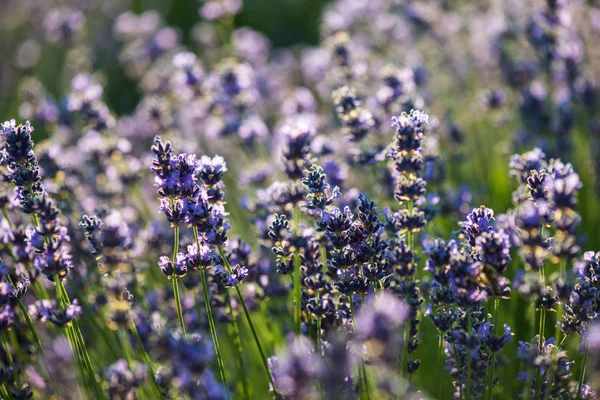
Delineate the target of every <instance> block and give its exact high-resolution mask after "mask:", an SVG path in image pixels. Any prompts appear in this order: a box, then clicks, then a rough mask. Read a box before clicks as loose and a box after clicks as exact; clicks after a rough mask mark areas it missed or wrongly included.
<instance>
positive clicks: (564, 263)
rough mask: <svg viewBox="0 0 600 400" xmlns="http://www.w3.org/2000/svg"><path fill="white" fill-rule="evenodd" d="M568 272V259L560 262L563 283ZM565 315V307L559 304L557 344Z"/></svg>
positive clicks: (555, 330)
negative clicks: (561, 322)
mask: <svg viewBox="0 0 600 400" xmlns="http://www.w3.org/2000/svg"><path fill="white" fill-rule="evenodd" d="M566 271H567V260H566V259H563V260H560V277H561V278H562V280H563V282H566V279H567V276H566V275H567V274H566ZM563 314H564V305H563V304H559V305H558V309H557V310H556V327H555V328H554V337H555V338H556V343H560V335H561V333H562V329H561V328H560V321H561V319H562V316H563Z"/></svg>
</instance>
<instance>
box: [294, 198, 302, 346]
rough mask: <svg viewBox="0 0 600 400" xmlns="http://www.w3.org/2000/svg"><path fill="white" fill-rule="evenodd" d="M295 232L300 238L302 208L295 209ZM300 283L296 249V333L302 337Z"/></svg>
mask: <svg viewBox="0 0 600 400" xmlns="http://www.w3.org/2000/svg"><path fill="white" fill-rule="evenodd" d="M294 231H295V235H296V237H298V236H300V208H299V207H298V206H296V207H294ZM300 285H301V282H300V252H299V249H296V252H295V253H294V332H295V333H296V335H300V327H301V324H302V322H301V320H302V311H301V310H300V302H301V299H302V291H301V287H300Z"/></svg>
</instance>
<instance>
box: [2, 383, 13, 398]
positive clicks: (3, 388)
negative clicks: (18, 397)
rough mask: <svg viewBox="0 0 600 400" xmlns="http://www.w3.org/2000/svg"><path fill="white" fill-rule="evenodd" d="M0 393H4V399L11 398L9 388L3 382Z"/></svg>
mask: <svg viewBox="0 0 600 400" xmlns="http://www.w3.org/2000/svg"><path fill="white" fill-rule="evenodd" d="M0 394H2V396H3V397H2V398H3V399H10V397H11V396H10V391H9V390H8V388H7V387H6V385H5V384H4V383H3V384H2V386H0Z"/></svg>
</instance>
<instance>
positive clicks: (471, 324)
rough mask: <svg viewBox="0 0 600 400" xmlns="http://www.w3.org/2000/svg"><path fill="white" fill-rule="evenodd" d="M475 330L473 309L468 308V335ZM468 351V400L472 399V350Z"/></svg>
mask: <svg viewBox="0 0 600 400" xmlns="http://www.w3.org/2000/svg"><path fill="white" fill-rule="evenodd" d="M472 329H473V318H472V316H471V309H469V308H467V334H468V335H469V336H470V335H471V330H472ZM467 350H468V354H467V382H466V383H467V385H466V386H467V399H471V361H472V360H471V358H472V355H471V350H470V349H467Z"/></svg>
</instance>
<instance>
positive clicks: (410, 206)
mask: <svg viewBox="0 0 600 400" xmlns="http://www.w3.org/2000/svg"><path fill="white" fill-rule="evenodd" d="M407 207H408V215H409V216H410V217H411V218H412V217H413V214H414V204H413V202H412V200H411V201H409V202H408V205H407ZM407 234H408V245H409V247H410V251H411V259H410V263H411V264H412V263H413V262H414V254H415V236H414V234H413V232H412V231H411V230H410V229H409V230H408V232H407ZM415 273H416V271H415ZM413 280H414V273H413V275H411V276H410V281H411V282H412V281H413ZM409 326H410V323H409V325H408V326H407V327H406V353H407V356H408V363H406V373H407V374H408V389H407V394H406V397H408V393H409V392H410V391H411V390H412V386H413V382H412V374H411V373H409V372H408V365H409V364H410V363H411V361H412V354H411V352H410V351H409V349H408V342H409V341H410V327H409Z"/></svg>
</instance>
